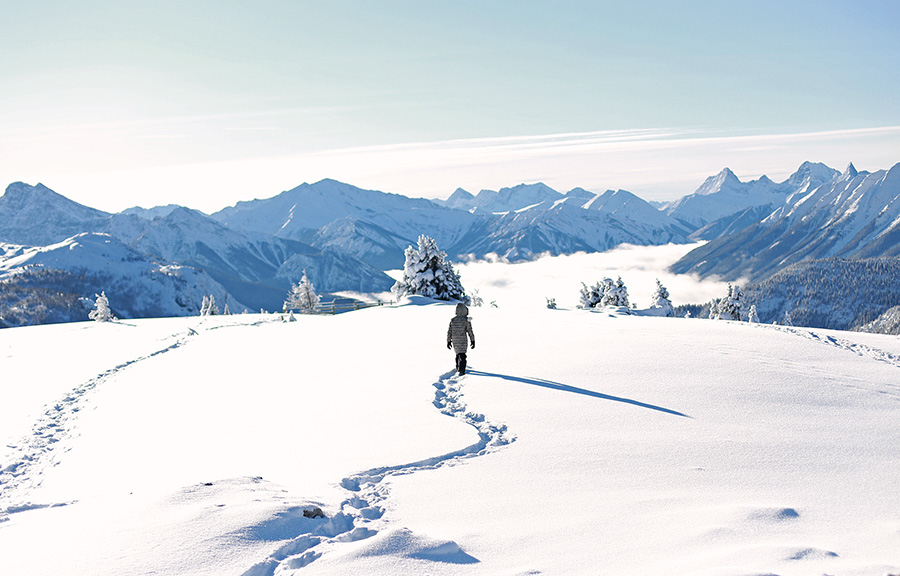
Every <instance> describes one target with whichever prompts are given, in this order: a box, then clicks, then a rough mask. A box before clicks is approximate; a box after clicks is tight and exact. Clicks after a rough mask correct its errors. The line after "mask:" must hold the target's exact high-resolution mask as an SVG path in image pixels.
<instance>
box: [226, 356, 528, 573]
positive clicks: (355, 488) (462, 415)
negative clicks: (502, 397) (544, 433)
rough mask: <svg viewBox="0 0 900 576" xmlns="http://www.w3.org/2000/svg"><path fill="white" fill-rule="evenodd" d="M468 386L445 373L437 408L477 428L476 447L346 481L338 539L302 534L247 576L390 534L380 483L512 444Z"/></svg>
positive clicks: (449, 553)
mask: <svg viewBox="0 0 900 576" xmlns="http://www.w3.org/2000/svg"><path fill="white" fill-rule="evenodd" d="M464 381H465V377H460V376H456V373H455V372H448V373H446V374H443V375H442V376H441V377H440V379H439V380H438V381H437V382H434V383H433V384H432V385H433V386H434V388H435V394H434V401H433V404H434V406H435V408H437V409H438V410H440V411H441V413H442V414H445V415H447V416H450V417H452V418H456V419H457V420H460V421H462V422H465V423H466V424H468V425H470V426H472V427H473V428H475V430H476V431H477V432H478V441H477V442H475V443H474V444H471V445H470V446H466V447H465V448H462V449H460V450H455V451H453V452H449V453H447V454H442V455H439V456H433V457H430V458H425V459H423V460H419V461H416V462H410V463H407V464H399V465H396V466H385V467H380V468H372V469H370V470H365V471H362V472H358V473H356V474H353V475H351V476H348V477H346V478H344V479H343V480H342V481H341V486H342V487H343V488H344V489H346V490H349V491H350V492H352V493H353V495H352V496H351V497H350V498H348V499H346V500H344V501H343V502H342V503H341V510H340V512H339V513H337V514H336V515H335V516H334V518H341V519H344V520H347V519H352V522H350V523H346V522H345V524H344V526H343V530H342V531H341V532H340V533H338V534H330V535H327V534H322V533H303V534H298V535H297V536H296V537H295V538H294V539H292V540H291V541H289V542H288V543H287V544H285V545H283V546H281V547H280V548H279V549H278V550H277V551H276V552H275V553H273V554H272V555H271V556H270V557H269V558H267V559H266V560H264V561H263V562H260V563H258V564H256V565H255V566H253V567H252V568H250V569H249V570H247V571H246V572H245V573H244V574H243V576H271V575H273V574H276V573H282V572H283V571H287V570H296V569H299V568H302V567H305V566H307V565H309V564H310V563H312V562H313V561H315V560H316V559H318V558H320V557H321V556H322V555H323V554H325V553H326V552H327V551H328V550H329V549H332V548H334V547H335V546H337V545H339V544H340V543H342V542H354V541H358V540H362V539H365V538H370V537H372V536H374V535H376V534H377V533H378V532H380V531H382V530H385V529H387V528H388V523H387V522H386V521H384V520H383V519H382V517H383V516H384V513H385V509H384V508H383V507H382V506H381V504H382V503H383V502H384V501H385V500H386V499H387V498H388V497H389V490H388V487H387V485H385V483H383V482H382V481H383V480H384V479H385V478H387V477H389V476H400V475H406V474H412V473H414V472H419V471H421V470H434V469H436V468H440V467H442V466H452V465H455V464H458V463H460V462H462V461H464V460H466V459H468V458H472V457H476V456H483V455H486V454H489V453H491V452H493V451H496V450H499V449H500V448H502V447H503V446H506V445H508V444H510V443H512V442H514V441H515V436H514V435H512V434H511V433H510V432H509V431H508V430H507V428H506V426H505V425H504V424H497V423H494V422H491V421H490V420H488V419H487V418H486V417H485V416H484V414H479V413H477V412H472V411H470V410H469V409H468V406H467V405H466V403H465V401H464V400H463V398H462V387H463V382H464ZM386 540H387V541H388V542H394V541H396V544H397V546H398V548H401V549H402V551H401V553H403V554H404V555H405V556H408V557H411V558H421V559H429V560H440V561H444V562H452V563H471V562H477V560H476V559H475V558H472V557H471V556H469V555H467V554H466V553H465V552H463V551H462V550H461V549H460V548H459V546H458V545H457V544H456V543H455V542H451V541H440V540H433V539H430V538H424V537H420V536H416V535H414V534H412V533H410V532H409V531H408V530H406V529H404V528H401V529H399V530H396V531H394V532H392V534H391V535H390V536H388V538H386ZM285 551H293V553H285Z"/></svg>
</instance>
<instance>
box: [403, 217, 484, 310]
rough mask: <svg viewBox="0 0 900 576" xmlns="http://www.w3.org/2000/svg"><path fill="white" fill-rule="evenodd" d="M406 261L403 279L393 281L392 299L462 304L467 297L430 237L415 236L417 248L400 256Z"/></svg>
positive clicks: (409, 248) (451, 268) (447, 262)
mask: <svg viewBox="0 0 900 576" xmlns="http://www.w3.org/2000/svg"><path fill="white" fill-rule="evenodd" d="M404 256H405V257H406V262H405V263H404V266H403V277H402V278H400V280H397V283H396V284H394V287H393V288H391V292H393V293H394V296H396V297H397V298H401V297H403V296H412V295H419V296H427V297H428V298H434V299H436V300H460V301H462V302H464V303H466V304H469V303H470V298H469V297H468V296H466V291H465V289H464V288H463V286H462V283H461V282H460V280H459V275H458V274H457V273H456V272H455V271H454V270H453V265H452V264H451V263H450V261H449V260H447V254H446V253H444V252H442V251H441V250H440V249H439V248H438V246H437V243H436V242H435V241H434V239H433V238H430V237H428V236H426V235H424V234H422V235H421V236H419V242H418V248H414V247H413V246H409V247H408V248H407V249H406V252H405V253H404Z"/></svg>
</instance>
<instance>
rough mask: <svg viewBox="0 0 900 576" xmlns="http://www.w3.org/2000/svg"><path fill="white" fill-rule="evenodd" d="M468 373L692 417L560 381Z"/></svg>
mask: <svg viewBox="0 0 900 576" xmlns="http://www.w3.org/2000/svg"><path fill="white" fill-rule="evenodd" d="M466 373H467V374H471V375H473V376H489V377H491V378H501V379H503V380H509V381H511V382H521V383H523V384H529V385H531V386H540V387H541V388H549V389H551V390H560V391H562V392H571V393H573V394H582V395H584V396H591V397H592V398H600V399H601V400H612V401H613V402H622V403H624V404H632V405H634V406H640V407H641V408H649V409H650V410H656V411H657V412H665V413H666V414H672V415H673V416H681V417H683V418H690V416H688V415H687V414H683V413H681V412H678V411H675V410H669V409H668V408H663V407H662V406H654V405H653V404H646V403H644V402H638V401H637V400H631V399H630V398H619V397H618V396H610V395H609V394H602V393H600V392H594V391H593V390H585V389H584V388H577V387H575V386H569V385H568V384H560V383H559V382H552V381H550V380H544V379H542V378H522V377H519V376H508V375H506V374H494V373H492V372H482V371H480V370H467V371H466Z"/></svg>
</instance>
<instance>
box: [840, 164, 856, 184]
mask: <svg viewBox="0 0 900 576" xmlns="http://www.w3.org/2000/svg"><path fill="white" fill-rule="evenodd" d="M857 176H859V170H857V169H856V166H854V165H853V162H851V163H849V164H847V168H846V169H845V170H844V171H843V172H842V173H841V180H852V179H853V178H856V177H857Z"/></svg>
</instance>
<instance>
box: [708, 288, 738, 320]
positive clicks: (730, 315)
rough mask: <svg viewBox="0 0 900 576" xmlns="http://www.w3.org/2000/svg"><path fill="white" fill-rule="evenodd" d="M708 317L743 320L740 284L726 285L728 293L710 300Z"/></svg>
mask: <svg viewBox="0 0 900 576" xmlns="http://www.w3.org/2000/svg"><path fill="white" fill-rule="evenodd" d="M709 317H710V318H711V319H713V320H745V319H746V312H745V311H744V292H743V291H742V290H741V287H740V286H736V285H735V286H732V285H731V284H729V285H728V294H727V295H726V296H725V297H724V298H716V299H715V300H713V301H712V302H710V306H709Z"/></svg>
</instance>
